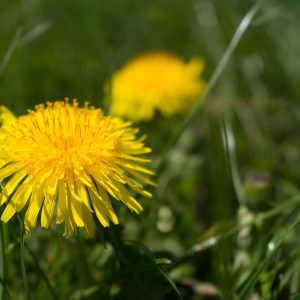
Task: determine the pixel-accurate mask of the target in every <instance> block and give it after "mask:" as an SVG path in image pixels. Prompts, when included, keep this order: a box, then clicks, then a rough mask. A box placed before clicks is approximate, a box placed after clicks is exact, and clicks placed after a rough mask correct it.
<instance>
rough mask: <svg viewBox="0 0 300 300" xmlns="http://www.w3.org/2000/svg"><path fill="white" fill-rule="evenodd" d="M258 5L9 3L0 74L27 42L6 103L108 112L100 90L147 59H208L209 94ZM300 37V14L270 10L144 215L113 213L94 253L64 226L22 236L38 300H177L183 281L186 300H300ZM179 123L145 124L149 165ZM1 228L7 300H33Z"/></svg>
mask: <svg viewBox="0 0 300 300" xmlns="http://www.w3.org/2000/svg"><path fill="white" fill-rule="evenodd" d="M253 3H255V1H248V0H244V1H239V0H227V1H222V0H152V1H138V0H122V1H116V0H102V1H92V0H85V1H79V0H61V1H50V0H19V1H14V0H11V1H4V0H2V1H0V61H1V60H2V59H3V58H4V57H5V54H6V53H7V49H8V48H9V47H10V46H11V43H12V41H13V40H14V39H15V37H16V33H17V32H18V33H19V34H20V35H19V38H18V43H17V47H16V49H15V51H14V52H13V56H12V57H11V60H10V61H9V63H8V65H7V66H6V67H5V68H3V69H2V71H1V73H0V104H5V105H7V106H8V107H9V108H10V109H11V110H12V111H13V112H15V113H16V114H23V113H25V112H26V110H27V109H29V108H32V107H33V106H34V105H35V104H38V103H41V102H45V101H47V100H58V99H63V98H64V97H66V96H67V97H71V98H72V97H75V98H78V99H79V100H81V101H83V100H89V101H90V102H91V103H93V104H95V105H97V106H104V107H105V109H108V103H106V102H105V101H104V98H105V97H104V85H105V83H107V82H109V80H110V78H111V76H112V74H113V72H114V71H116V70H117V69H118V68H120V67H121V66H122V65H123V64H125V63H126V62H127V61H128V60H129V59H131V58H133V57H134V56H135V55H137V54H140V53H141V52H145V51H147V52H148V51H150V50H167V51H170V52H173V53H175V54H177V55H179V56H181V57H183V58H184V59H190V58H192V57H194V56H200V57H202V58H203V59H204V60H205V62H206V66H205V71H204V75H203V77H204V78H205V79H206V80H207V81H208V80H209V78H210V76H211V75H212V73H213V71H214V69H215V68H216V66H217V64H218V62H219V60H220V58H221V56H222V54H223V53H224V51H225V49H226V47H227V45H228V44H229V42H230V40H231V38H232V36H233V33H234V32H235V30H236V29H237V27H238V25H239V23H240V21H241V20H242V18H243V16H244V15H245V14H246V13H247V11H248V10H249V9H250V7H251V6H252V5H253ZM299 36H300V2H299V1H295V0H286V1H279V0H273V1H271V0H269V1H266V2H265V4H264V5H263V7H262V9H261V10H260V11H259V13H258V15H257V16H256V17H255V19H254V21H253V23H252V25H251V26H250V28H249V29H248V30H247V32H246V33H245V35H244V37H243V38H242V40H241V43H240V44H239V46H238V47H237V49H236V51H235V52H234V55H233V56H232V58H231V60H230V63H229V65H228V67H227V68H226V69H225V71H224V74H223V76H222V79H221V81H220V82H219V83H218V85H217V88H216V89H215V90H214V91H213V93H212V94H211V95H210V97H209V100H208V102H207V105H205V107H204V109H203V110H202V112H201V113H199V117H198V118H197V120H195V121H194V122H193V124H192V126H191V127H190V128H189V129H188V130H187V131H186V132H185V133H184V135H183V137H182V138H181V139H180V141H179V143H178V144H177V146H176V147H175V148H174V149H172V151H171V152H170V154H169V156H168V160H167V162H166V164H165V165H164V169H163V171H162V172H161V173H160V174H158V175H157V178H156V180H157V182H158V187H157V189H155V190H154V198H153V200H151V201H148V200H145V199H141V203H142V204H143V207H144V208H145V211H144V212H143V214H141V215H140V216H133V215H131V214H130V213H129V212H128V211H127V210H126V209H125V208H117V210H119V211H118V214H119V215H120V222H121V224H122V226H118V227H114V228H111V229H109V230H102V229H101V228H99V235H97V236H96V238H95V239H94V240H85V239H84V238H83V237H81V236H79V237H78V238H77V239H75V238H72V239H68V238H62V237H61V232H60V231H59V229H58V228H56V227H55V226H54V227H53V229H52V230H49V231H40V230H36V231H35V232H34V233H33V234H32V235H31V236H28V237H26V243H27V245H28V248H26V249H27V250H26V264H27V272H28V280H29V286H30V288H31V291H32V294H33V295H34V298H35V299H42V298H43V297H44V298H45V299H52V298H53V299H100V297H101V299H177V298H179V296H178V294H177V293H176V291H175V290H174V287H173V286H172V284H171V283H170V282H175V283H176V284H177V286H178V288H179V290H180V293H181V294H182V296H183V298H184V299H233V297H237V298H236V299H263V300H268V299H284V300H285V299H298V298H293V297H294V296H295V295H297V292H299V290H300V256H299V254H298V253H300V252H299V250H300V249H299V246H300V245H299V237H298V236H299V233H300V232H299V228H297V226H294V227H293V228H292V230H288V231H287V228H288V226H289V225H290V224H293V222H295V220H298V219H297V218H298V217H299V216H298V210H299V206H300V205H299V204H300V200H299V201H298V200H297V201H295V198H294V197H297V196H298V195H299V182H300V168H299V165H300V152H299V149H300V138H299V128H300V105H299V101H300V84H299V73H300V39H299ZM183 119H184V114H181V115H178V116H176V117H174V118H172V119H163V118H162V116H160V115H157V116H156V118H155V119H154V120H153V121H152V122H151V123H146V124H144V123H141V124H139V126H140V127H142V131H143V132H146V133H147V135H148V144H149V145H150V146H152V148H153V159H154V161H156V159H157V157H158V156H159V153H160V152H161V150H162V148H163V146H164V144H165V141H166V139H167V138H168V137H169V136H170V134H171V133H172V132H173V129H174V127H175V126H176V125H177V124H179V123H180V122H181V121H182V120H183ZM1 209H2V208H1ZM5 228H6V229H5V232H6V234H5V243H4V248H5V255H6V258H5V264H6V266H5V270H6V271H5V272H6V273H5V274H6V276H5V278H4V283H5V287H6V288H5V293H4V299H6V298H7V299H25V298H26V297H25V292H24V290H23V282H22V277H21V273H20V265H19V260H20V257H19V237H18V235H19V233H18V220H17V218H15V219H14V220H13V222H12V223H11V224H9V225H6V227H5ZM287 232H288V234H287ZM282 235H283V236H285V237H286V240H285V241H284V243H281V244H280V248H278V249H277V248H276V243H275V241H277V240H278V239H280V238H281V236H282ZM124 239H125V240H134V241H136V242H135V243H128V242H124ZM104 241H106V246H104ZM274 245H275V246H274ZM145 247H146V248H145ZM274 247H275V250H276V252H275V253H274V255H273V252H272V249H273V248H274ZM270 249H271V250H270ZM269 253H271V254H269ZM154 256H155V258H164V259H170V260H171V261H172V263H171V264H170V265H169V264H165V263H166V262H167V261H164V262H163V263H162V266H160V264H159V263H157V262H156V261H155V258H154ZM265 259H267V261H266V260H265ZM258 271H259V272H258ZM45 276H46V277H47V278H48V281H47V280H45ZM166 278H168V280H169V281H168V280H167V279H166ZM173 280H174V281H173ZM47 284H48V286H47ZM49 284H50V285H52V286H53V289H54V290H55V292H54V293H51V288H49ZM209 291H210V292H209ZM220 291H221V292H220ZM220 293H222V294H221V296H220ZM243 293H244V294H243ZM54 294H55V295H54ZM243 295H244V298H243ZM245 295H246V296H245ZM246 297H248V298H246ZM295 297H297V296H295Z"/></svg>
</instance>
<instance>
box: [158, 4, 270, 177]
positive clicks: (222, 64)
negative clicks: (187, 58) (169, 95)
mask: <svg viewBox="0 0 300 300" xmlns="http://www.w3.org/2000/svg"><path fill="white" fill-rule="evenodd" d="M264 1H265V0H261V1H258V2H256V3H255V4H254V5H253V6H252V8H251V9H250V10H249V11H248V12H247V14H246V15H245V16H244V18H243V19H242V21H241V23H240V24H239V26H238V28H237V30H236V32H235V33H234V35H233V37H232V39H231V41H230V43H229V45H228V47H227V49H226V50H225V52H224V54H223V56H222V57H221V59H220V61H219V63H218V65H217V67H216V69H215V71H214V73H213V75H212V77H211V78H210V80H209V82H208V84H207V88H206V90H205V92H204V93H203V95H202V96H201V97H200V99H199V100H198V102H197V103H196V105H195V106H194V107H193V109H192V110H191V111H190V112H189V114H188V115H187V117H186V118H185V119H184V120H183V121H182V123H181V124H180V125H179V126H178V127H177V128H176V130H175V131H174V133H173V134H172V135H171V137H170V139H169V140H168V142H167V143H166V146H165V147H164V149H163V150H162V152H161V155H160V158H159V160H158V163H157V165H156V166H155V168H156V170H157V172H159V171H160V169H161V167H162V165H163V163H164V161H165V159H166V157H167V155H168V153H169V150H170V149H171V148H172V147H173V146H174V145H175V144H176V143H177V141H178V140H179V138H180V137H181V135H182V134H183V132H184V131H185V130H186V129H187V127H188V126H189V125H190V124H191V122H192V121H193V120H194V119H195V117H196V116H197V115H198V113H199V111H200V109H201V108H202V107H203V105H204V104H205V102H206V101H207V99H208V96H209V95H210V93H211V92H212V90H213V89H214V87H215V86H216V84H217V82H218V81H219V79H220V77H221V75H222V74H223V72H224V70H225V68H226V66H227V64H228V62H229V60H230V58H231V57H232V54H233V52H234V50H235V48H236V47H237V45H238V43H239V41H240V40H241V38H242V36H243V35H244V33H245V32H246V30H247V28H248V27H249V25H250V24H251V21H252V20H253V18H254V16H255V15H256V13H257V12H258V10H259V8H260V7H261V6H262V4H263V2H264Z"/></svg>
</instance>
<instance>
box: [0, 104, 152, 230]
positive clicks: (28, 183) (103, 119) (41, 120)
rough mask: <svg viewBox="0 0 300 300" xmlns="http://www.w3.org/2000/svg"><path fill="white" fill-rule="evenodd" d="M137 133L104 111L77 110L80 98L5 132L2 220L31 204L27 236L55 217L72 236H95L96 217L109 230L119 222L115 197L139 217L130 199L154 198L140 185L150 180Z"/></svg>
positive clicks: (0, 151) (0, 147)
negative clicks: (79, 232) (38, 224)
mask: <svg viewBox="0 0 300 300" xmlns="http://www.w3.org/2000/svg"><path fill="white" fill-rule="evenodd" d="M137 132H138V130H137V129H134V128H132V127H131V126H130V123H129V122H124V121H122V120H120V119H119V118H116V117H110V116H105V115H104V114H103V112H102V110H101V109H97V108H95V107H91V106H89V105H88V104H87V103H86V104H85V106H84V107H80V106H79V105H78V102H77V101H76V100H73V103H72V104H70V103H68V101H67V100H65V101H57V102H49V103H47V105H46V106H45V105H38V106H36V109H35V110H34V111H29V113H28V114H27V115H24V116H21V117H19V118H17V119H16V121H15V122H12V123H10V124H9V125H7V126H3V127H2V128H1V129H0V139H1V140H0V182H1V183H2V184H3V190H2V192H1V194H0V205H2V204H4V203H7V205H6V207H5V209H4V211H3V213H2V216H1V220H2V221H4V222H7V221H8V220H9V219H10V218H11V217H12V216H13V215H14V214H15V213H16V212H19V211H20V210H22V209H23V208H24V207H25V205H27V210H26V214H25V219H24V224H25V229H26V231H27V232H30V231H31V230H32V229H33V228H34V227H35V225H36V222H37V219H38V216H39V215H40V220H41V226H42V227H43V228H48V227H49V225H50V223H51V220H52V218H53V217H55V218H56V223H57V224H59V223H62V222H64V223H65V233H67V234H68V235H73V234H75V233H76V230H77V227H82V228H83V229H84V232H85V234H86V235H87V236H93V234H94V222H93V215H94V214H95V215H96V217H97V218H98V220H99V221H100V223H101V224H102V225H103V226H104V227H107V226H109V224H110V222H112V223H113V224H118V218H117V216H116V214H115V212H114V209H113V207H112V204H111V202H110V198H115V199H116V200H118V201H120V202H123V203H124V204H125V205H126V206H127V207H128V208H129V209H130V210H131V211H133V212H136V213H140V212H141V211H142V206H141V205H140V204H139V203H138V201H137V200H136V199H135V198H134V197H133V196H132V192H133V191H134V192H137V193H139V194H141V195H143V196H145V197H151V194H150V193H149V192H147V191H145V190H144V187H143V184H144V183H148V184H153V182H152V181H151V180H150V179H149V178H148V175H153V172H152V171H151V170H150V169H149V168H148V167H147V165H148V164H149V159H147V157H145V155H146V154H147V153H149V152H150V151H151V149H150V148H147V147H145V145H144V142H143V140H144V137H141V138H139V139H138V138H137V137H136V134H137Z"/></svg>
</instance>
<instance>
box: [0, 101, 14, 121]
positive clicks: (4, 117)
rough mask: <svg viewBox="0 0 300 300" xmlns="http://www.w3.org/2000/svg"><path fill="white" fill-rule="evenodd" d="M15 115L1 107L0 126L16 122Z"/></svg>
mask: <svg viewBox="0 0 300 300" xmlns="http://www.w3.org/2000/svg"><path fill="white" fill-rule="evenodd" d="M15 119H16V117H15V115H14V114H13V113H12V112H11V111H10V110H9V109H8V108H7V107H6V106H4V105H0V126H2V125H4V124H7V123H10V122H13V121H15Z"/></svg>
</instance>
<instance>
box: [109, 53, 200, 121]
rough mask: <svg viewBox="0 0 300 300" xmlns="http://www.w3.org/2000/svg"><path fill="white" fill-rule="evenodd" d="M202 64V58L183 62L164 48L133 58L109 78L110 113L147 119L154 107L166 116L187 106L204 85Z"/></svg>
mask: <svg viewBox="0 0 300 300" xmlns="http://www.w3.org/2000/svg"><path fill="white" fill-rule="evenodd" d="M203 67H204V62H203V60H201V59H193V60H191V61H190V62H188V63H186V62H184V61H183V60H182V59H180V58H179V57H177V56H174V55H172V54H168V53H165V52H156V53H150V54H145V55H142V56H139V57H137V58H135V59H134V60H132V61H130V62H129V63H128V64H127V65H126V66H124V67H123V68H122V69H121V70H119V71H118V72H116V74H115V75H114V76H113V78H112V83H111V99H112V109H111V110H112V114H113V115H116V116H119V117H125V118H127V119H129V120H133V121H139V120H143V121H149V120H151V119H152V118H153V117H154V114H155V111H156V110H158V111H160V112H161V113H162V114H163V115H164V116H166V117H167V116H172V115H174V114H176V113H178V112H182V111H184V110H186V109H188V108H190V107H191V106H192V105H193V104H194V103H195V101H196V100H197V99H198V97H199V96H200V95H201V94H202V93H203V90H204V88H205V86H206V85H205V82H204V81H203V80H202V79H201V78H200V77H199V75H200V74H201V72H202V70H203Z"/></svg>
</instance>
